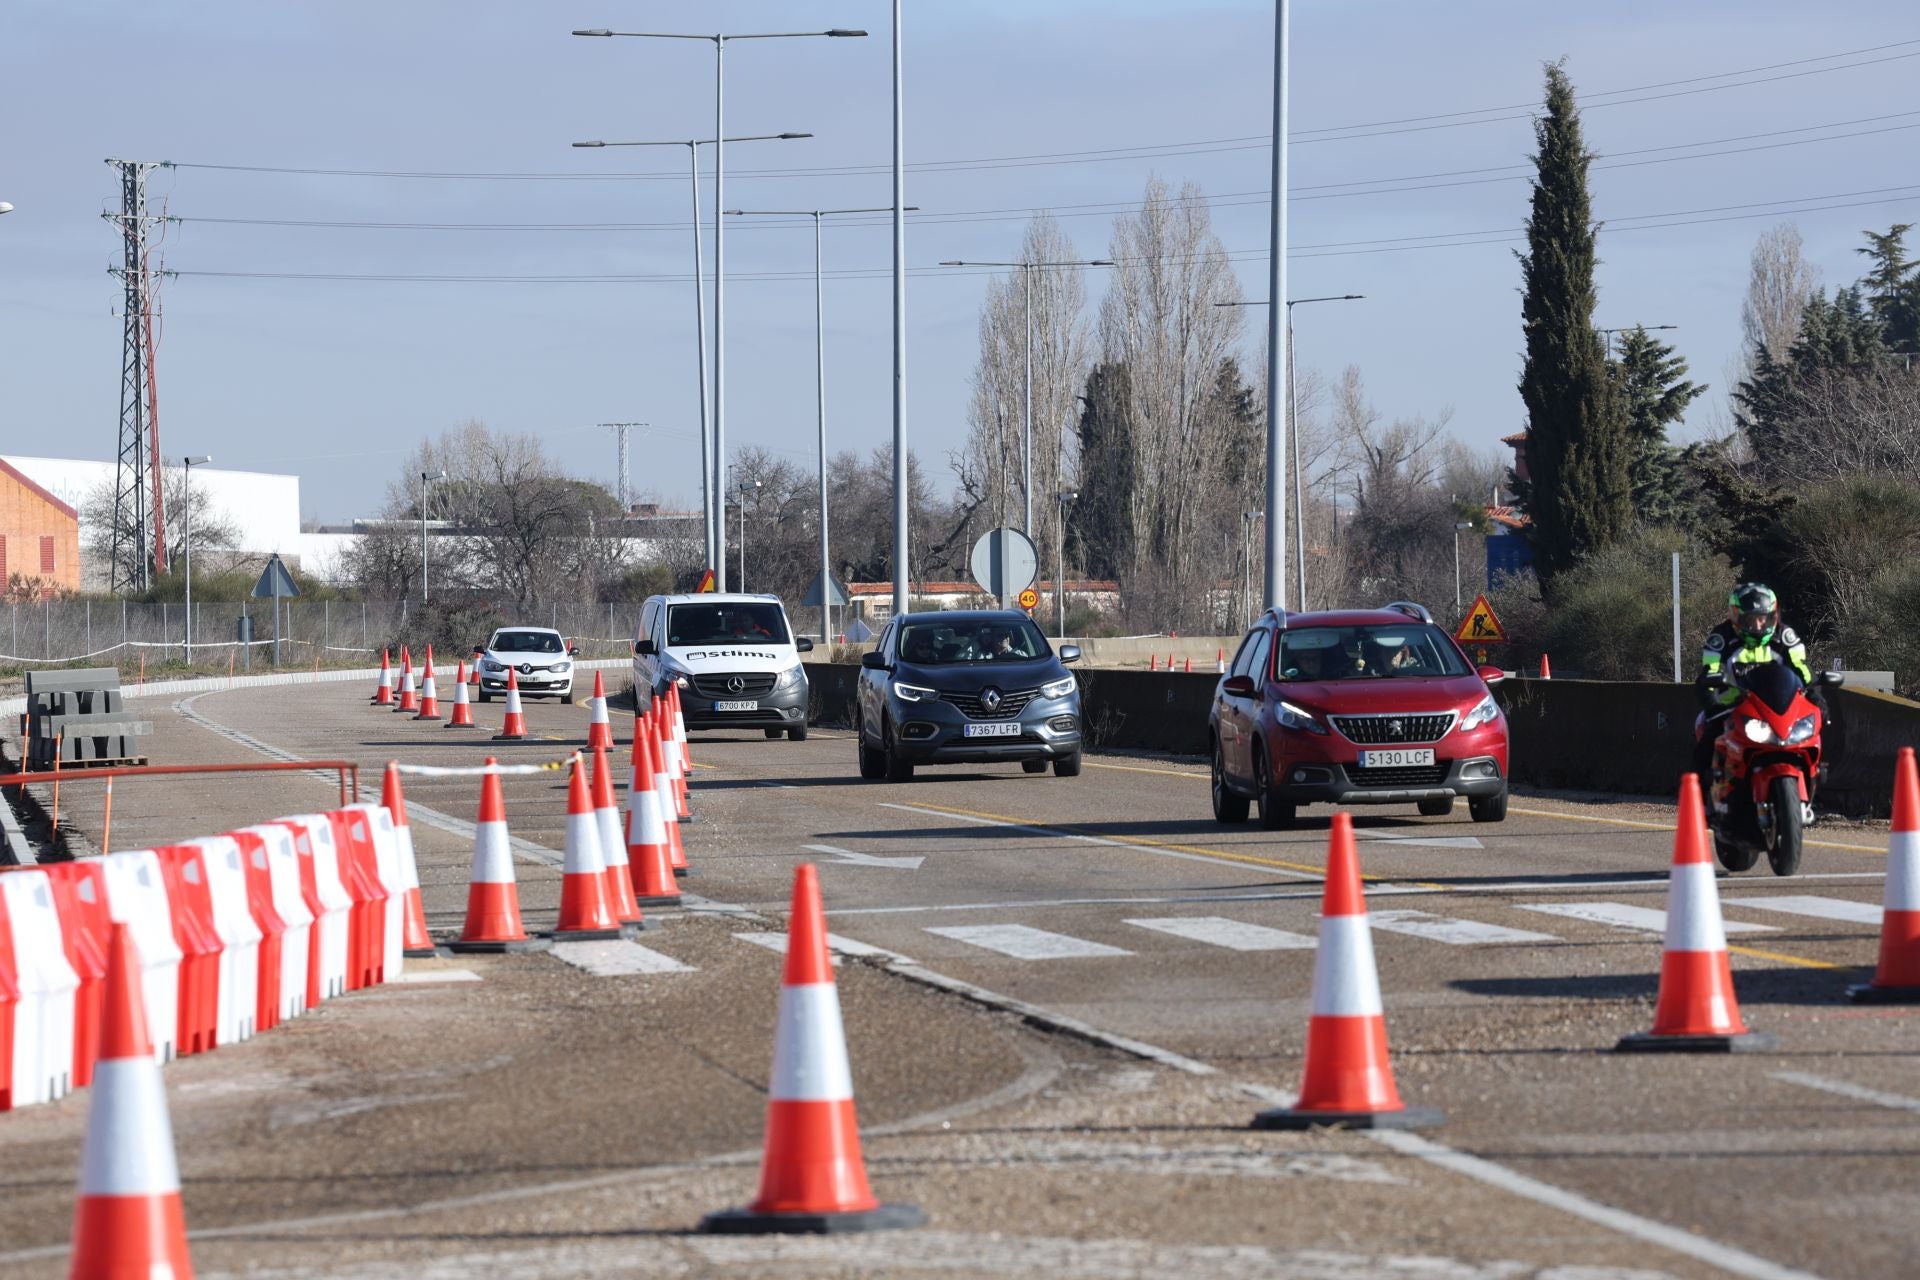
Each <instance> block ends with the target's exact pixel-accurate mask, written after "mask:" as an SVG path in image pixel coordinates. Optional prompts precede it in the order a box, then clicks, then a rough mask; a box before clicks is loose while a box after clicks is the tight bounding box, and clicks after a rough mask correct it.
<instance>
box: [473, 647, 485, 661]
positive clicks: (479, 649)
mask: <svg viewBox="0 0 1920 1280" xmlns="http://www.w3.org/2000/svg"><path fill="white" fill-rule="evenodd" d="M486 651H487V646H485V645H483V644H477V645H475V646H473V656H474V657H476V658H477V657H479V656H480V655H481V654H483V653H485V652H486Z"/></svg>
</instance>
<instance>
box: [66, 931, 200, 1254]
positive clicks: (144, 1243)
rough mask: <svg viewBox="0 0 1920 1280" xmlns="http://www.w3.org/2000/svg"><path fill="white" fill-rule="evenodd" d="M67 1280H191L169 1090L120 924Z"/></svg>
mask: <svg viewBox="0 0 1920 1280" xmlns="http://www.w3.org/2000/svg"><path fill="white" fill-rule="evenodd" d="M67 1274H68V1275H69V1276H70V1277H71V1278H72V1280H128V1278H129V1277H139V1278H140V1280H148V1278H149V1277H152V1278H153V1280H162V1278H163V1277H164V1278H167V1280H193V1261H192V1259H190V1258H189V1257H188V1256H187V1224H186V1217H185V1215H184V1214H182V1213H181V1210H180V1170H179V1166H178V1165H177V1164H176V1163H175V1160H174V1150H173V1125H172V1123H171V1121H170V1120H169V1119H168V1117H167V1094H166V1087H165V1086H164V1085H163V1084H162V1083H161V1080H160V1067H159V1065H158V1064H157V1063H156V1062H155V1061H154V1060H153V1039H152V1037H151V1036H150V1035H148V1033H147V1007H146V999H145V997H144V996H143V995H142V989H141V970H140V955H139V952H138V950H137V949H136V948H135V947H134V944H133V935H132V934H131V933H129V932H128V930H127V926H126V925H125V924H115V925H114V926H113V931H112V933H111V934H110V935H109V938H108V942H107V973H106V979H105V983H104V990H103V991H102V993H101V1014H100V1057H99V1060H98V1061H96V1062H95V1063H94V1068H93V1098H92V1101H91V1102H90V1103H89V1104H88V1107H87V1144H86V1151H85V1154H84V1155H83V1156H82V1157H81V1164H80V1195H79V1198H78V1200H77V1201H76V1202H75V1204H74V1209H73V1262H72V1266H71V1267H70V1269H69V1270H68V1272H67Z"/></svg>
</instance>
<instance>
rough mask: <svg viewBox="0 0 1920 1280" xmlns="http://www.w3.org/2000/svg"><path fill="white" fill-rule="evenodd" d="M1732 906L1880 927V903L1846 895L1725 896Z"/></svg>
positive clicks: (1725, 900) (1727, 903) (1727, 902)
mask: <svg viewBox="0 0 1920 1280" xmlns="http://www.w3.org/2000/svg"><path fill="white" fill-rule="evenodd" d="M1723 901H1724V902H1725V903H1726V905H1727V906H1729V907H1752V908H1753V909H1754V910H1756V911H1784V912H1786V913H1787V914H1788V915H1793V916H1813V917H1814V918H1815V919H1818V920H1844V921H1846V922H1847V923H1848V924H1870V925H1872V926H1873V927H1874V928H1876V929H1877V928H1879V927H1880V907H1879V906H1878V905H1877V904H1875V903H1868V902H1849V901H1847V900H1846V899H1845V898H1815V897H1811V896H1808V895H1801V894H1791V893H1789V894H1783V895H1781V896H1780V897H1778V898H1726V899H1723Z"/></svg>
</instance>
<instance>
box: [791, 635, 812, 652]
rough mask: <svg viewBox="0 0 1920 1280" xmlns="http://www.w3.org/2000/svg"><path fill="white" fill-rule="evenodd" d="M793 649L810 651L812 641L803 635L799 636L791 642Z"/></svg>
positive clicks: (795, 650)
mask: <svg viewBox="0 0 1920 1280" xmlns="http://www.w3.org/2000/svg"><path fill="white" fill-rule="evenodd" d="M793 650H794V652H795V653H812V652H813V641H811V640H809V639H807V638H806V637H805V636H801V637H800V638H799V639H798V640H795V641H794V642H793Z"/></svg>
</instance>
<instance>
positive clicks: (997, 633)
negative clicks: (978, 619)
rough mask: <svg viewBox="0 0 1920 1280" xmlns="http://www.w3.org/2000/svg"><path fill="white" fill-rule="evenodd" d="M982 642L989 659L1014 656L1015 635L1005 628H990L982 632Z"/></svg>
mask: <svg viewBox="0 0 1920 1280" xmlns="http://www.w3.org/2000/svg"><path fill="white" fill-rule="evenodd" d="M980 642H981V645H982V647H983V648H985V650H986V653H987V656H988V657H989V658H1007V657H1012V656H1013V633H1012V632H1011V631H1008V630H1007V629H1006V628H1005V627H990V628H988V629H987V630H985V631H983V632H981V633H980Z"/></svg>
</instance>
